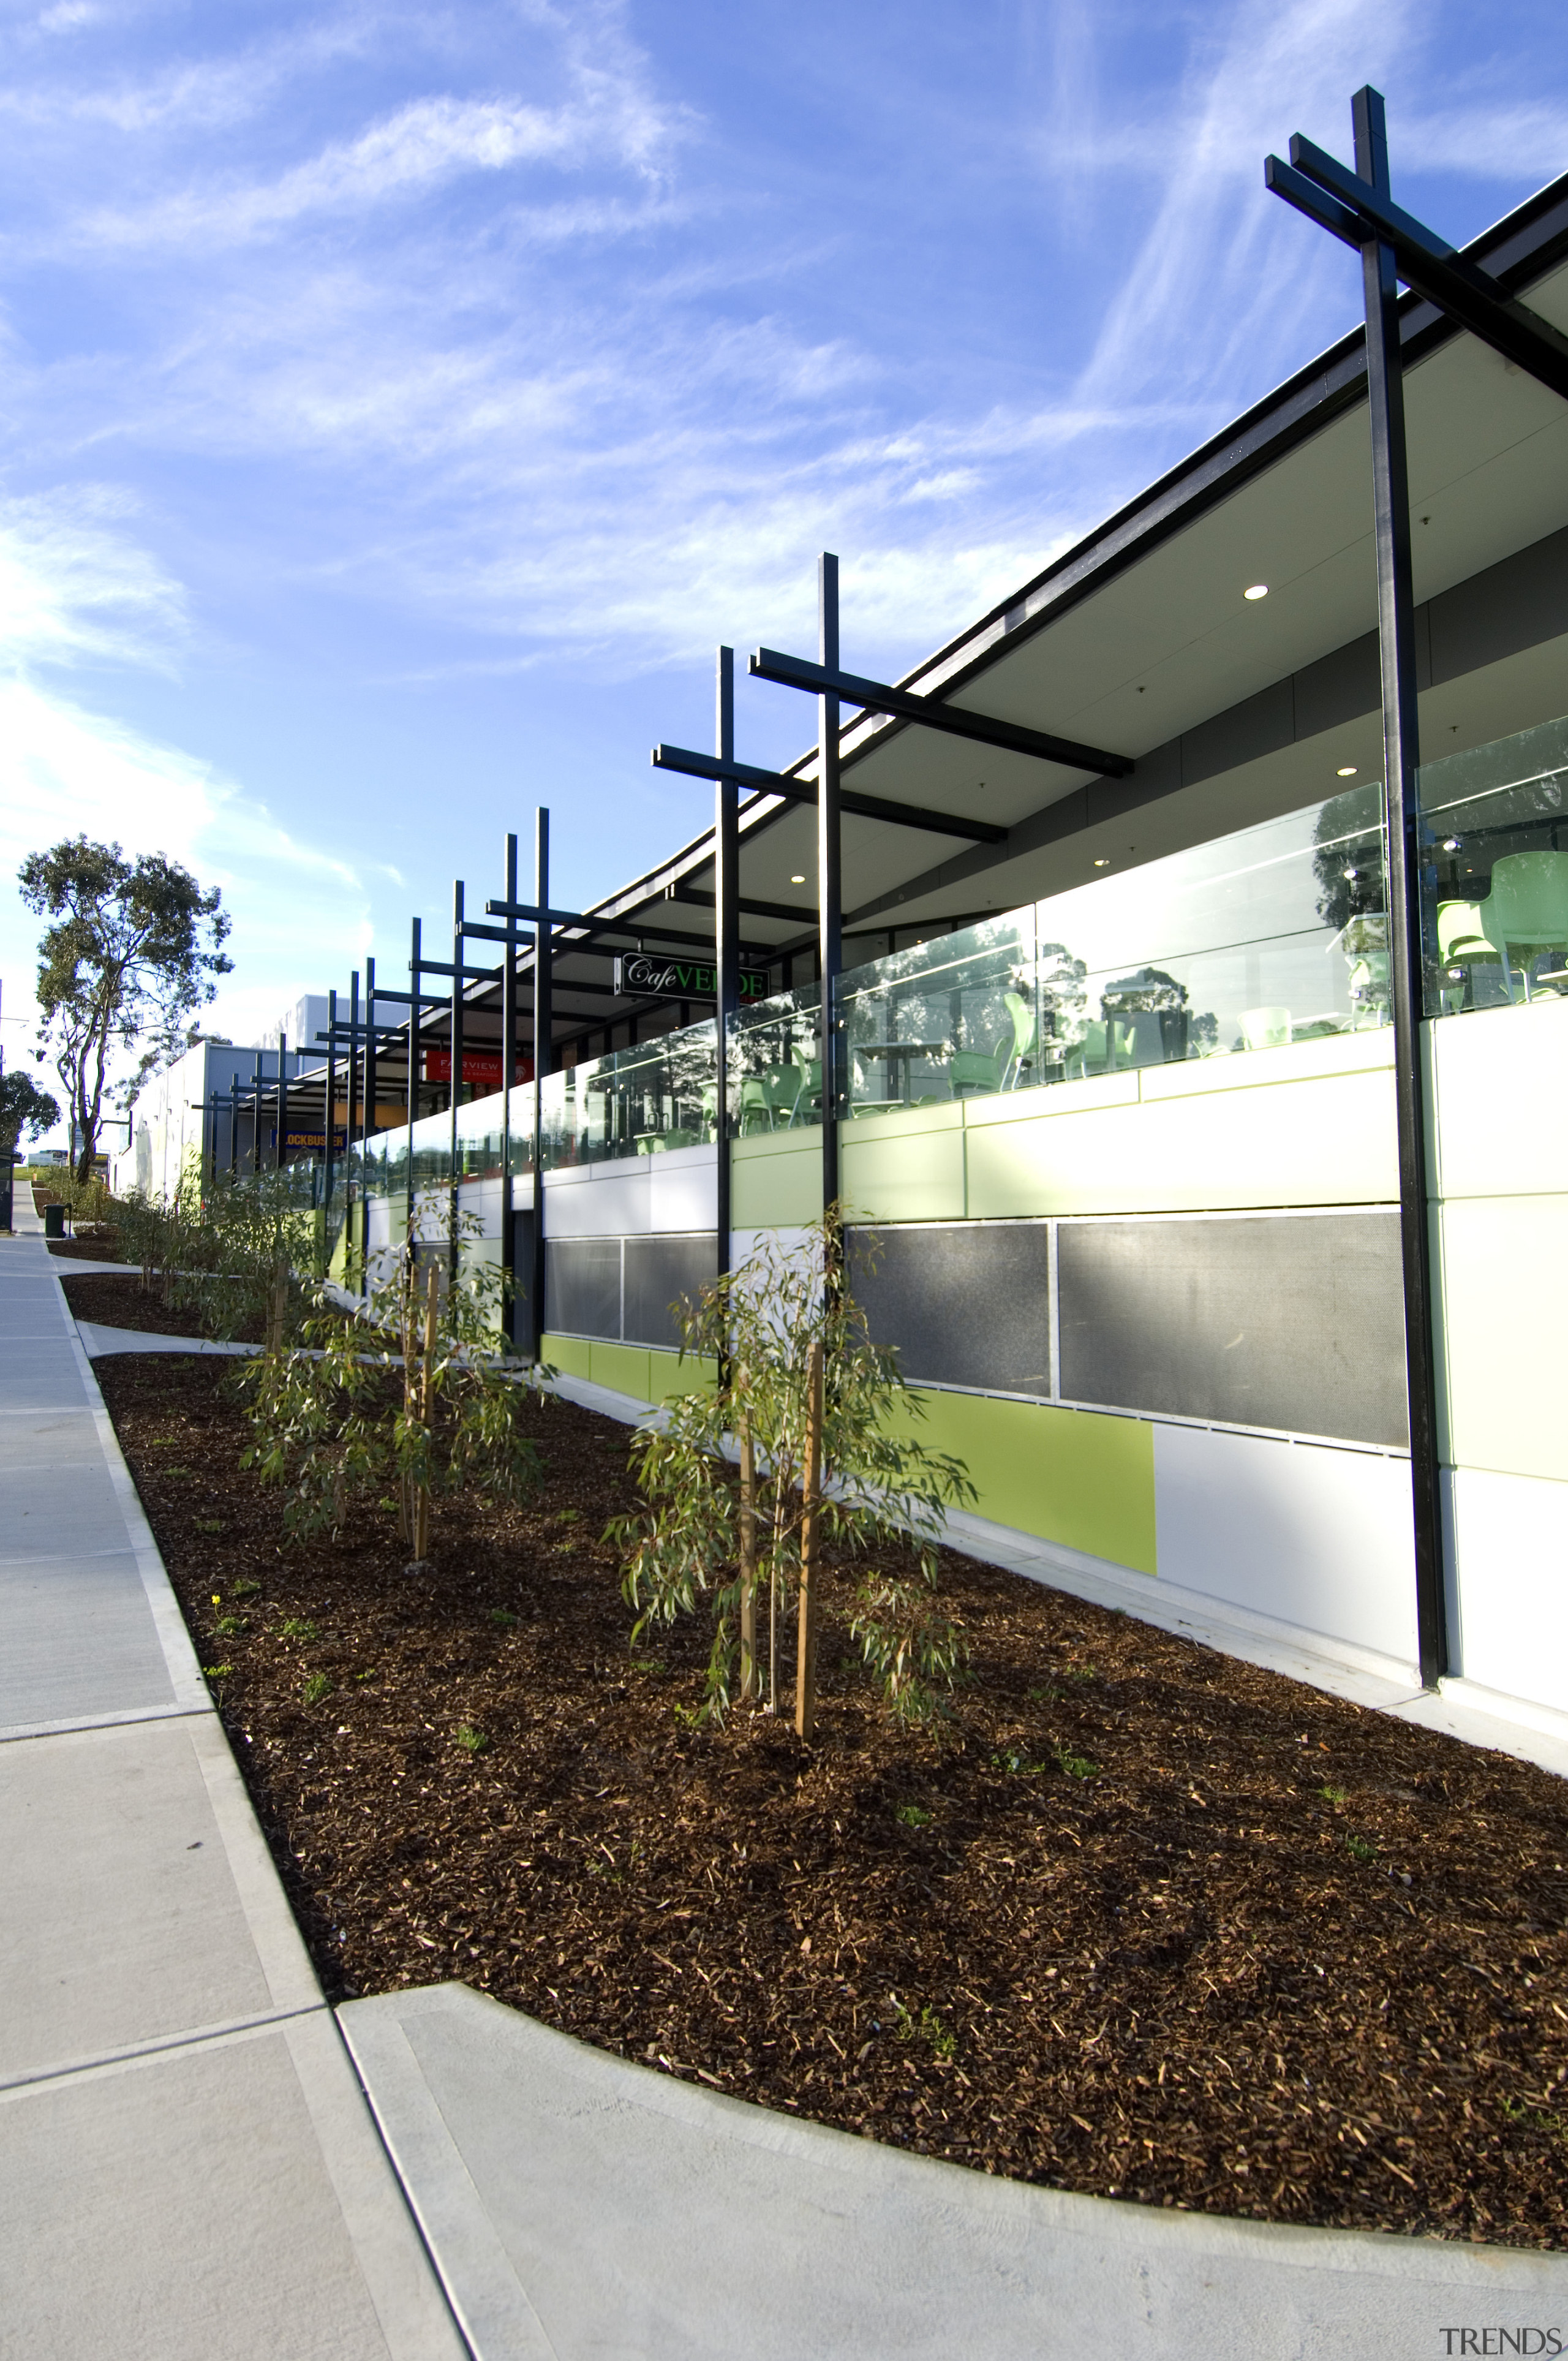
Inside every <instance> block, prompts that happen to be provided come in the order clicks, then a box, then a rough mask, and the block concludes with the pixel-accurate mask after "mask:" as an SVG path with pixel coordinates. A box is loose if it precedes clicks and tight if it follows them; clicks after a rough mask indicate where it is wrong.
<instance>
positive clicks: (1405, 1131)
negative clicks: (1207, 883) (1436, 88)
mask: <svg viewBox="0 0 1568 2361" xmlns="http://www.w3.org/2000/svg"><path fill="white" fill-rule="evenodd" d="M1351 104H1352V113H1353V115H1354V124H1355V168H1356V170H1357V172H1358V173H1359V174H1360V176H1361V178H1362V179H1363V180H1364V181H1366V182H1368V183H1369V184H1370V186H1371V188H1372V189H1373V190H1374V191H1375V192H1376V193H1377V194H1378V195H1379V196H1382V197H1386V196H1387V192H1388V139H1387V126H1386V124H1385V120H1384V110H1383V101H1382V98H1381V97H1380V96H1379V94H1378V93H1377V92H1376V91H1375V90H1372V89H1364V90H1360V91H1357V93H1356V94H1355V97H1354V100H1353V101H1352V102H1351ZM1362 278H1363V292H1364V295H1365V305H1366V389H1367V397H1368V401H1369V404H1370V409H1371V421H1372V488H1373V523H1374V538H1375V542H1376V560H1377V640H1378V648H1379V652H1380V655H1381V662H1382V675H1383V760H1384V780H1385V786H1384V795H1385V798H1386V803H1387V841H1388V939H1389V950H1390V951H1391V953H1392V957H1391V958H1390V961H1389V971H1390V983H1391V998H1392V1002H1393V1018H1394V1104H1395V1126H1396V1132H1397V1140H1398V1166H1399V1246H1400V1259H1401V1263H1402V1267H1403V1277H1404V1289H1405V1382H1406V1392H1407V1396H1408V1400H1409V1426H1410V1496H1411V1514H1412V1520H1413V1525H1414V1540H1415V1561H1416V1631H1417V1644H1418V1648H1419V1651H1420V1675H1421V1681H1422V1684H1423V1686H1425V1687H1427V1688H1433V1687H1435V1686H1436V1685H1437V1682H1438V1680H1439V1678H1440V1677H1441V1675H1442V1674H1443V1673H1445V1672H1446V1671H1447V1669H1448V1642H1447V1632H1446V1621H1447V1616H1446V1588H1445V1584H1444V1579H1443V1566H1442V1494H1441V1476H1440V1464H1439V1458H1438V1433H1437V1383H1436V1375H1435V1370H1434V1366H1433V1354H1432V1320H1431V1258H1430V1246H1429V1240H1428V1210H1427V1172H1426V1108H1425V1104H1424V1099H1425V1090H1424V1082H1423V1076H1422V1071H1421V1031H1420V1028H1421V1016H1422V1014H1423V1009H1422V1001H1423V996H1424V995H1423V980H1424V970H1425V962H1424V960H1423V957H1422V951H1421V912H1420V851H1419V833H1418V832H1419V827H1420V810H1419V805H1418V798H1417V780H1416V766H1417V763H1419V761H1420V744H1419V737H1418V719H1417V699H1416V634H1415V596H1414V592H1413V589H1412V587H1411V568H1410V501H1409V479H1408V473H1407V467H1406V456H1405V401H1404V383H1403V370H1402V360H1401V355H1400V350H1399V313H1398V297H1399V288H1398V265H1397V261H1396V257H1395V254H1394V250H1393V248H1392V247H1391V246H1389V245H1387V244H1385V243H1382V242H1378V243H1376V244H1370V245H1367V246H1365V247H1363V249H1362Z"/></svg>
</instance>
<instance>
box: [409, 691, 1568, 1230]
mask: <svg viewBox="0 0 1568 2361" xmlns="http://www.w3.org/2000/svg"><path fill="white" fill-rule="evenodd" d="M1558 727H1559V728H1560V729H1563V725H1558ZM1537 734H1539V733H1537ZM1564 751H1565V759H1568V747H1565V750H1564ZM1465 759H1470V760H1472V761H1474V760H1475V758H1465ZM1438 767H1439V768H1442V766H1438ZM1540 767H1541V766H1540V765H1539V764H1538V766H1537V768H1538V770H1540ZM1502 768H1503V770H1504V771H1507V772H1508V777H1507V778H1506V779H1504V778H1502V777H1501V775H1500V774H1499V776H1497V778H1494V777H1493V776H1492V774H1487V775H1486V778H1485V779H1484V780H1483V779H1478V778H1473V777H1471V776H1470V775H1469V774H1466V776H1465V777H1464V779H1462V780H1461V781H1460V790H1462V793H1461V797H1460V799H1461V800H1463V799H1464V796H1466V795H1467V796H1469V798H1470V800H1471V801H1472V802H1474V801H1475V796H1477V795H1481V796H1493V797H1494V798H1502V800H1503V801H1505V802H1506V799H1507V797H1508V796H1510V795H1511V796H1514V797H1515V798H1516V803H1517V800H1518V798H1519V796H1521V795H1524V796H1527V798H1528V796H1532V795H1533V796H1535V798H1536V800H1535V802H1533V803H1530V805H1529V808H1528V812H1525V813H1524V818H1527V819H1528V822H1529V826H1530V828H1532V829H1536V830H1537V832H1538V833H1539V831H1540V829H1541V828H1542V827H1543V826H1545V827H1548V828H1550V811H1548V810H1547V804H1548V803H1549V802H1550V795H1551V794H1554V793H1556V791H1557V788H1556V785H1554V784H1550V783H1549V784H1548V785H1543V784H1542V778H1541V777H1537V776H1535V774H1531V778H1530V780H1528V781H1526V780H1524V779H1523V777H1522V774H1521V773H1520V771H1519V763H1518V762H1517V761H1516V762H1514V763H1513V764H1512V766H1511V767H1510V764H1509V763H1507V762H1505V763H1503V765H1502ZM1425 775H1428V776H1430V775H1431V774H1425ZM1542 777H1544V774H1542ZM1543 797H1545V798H1546V801H1545V802H1543V801H1542V798H1543ZM1498 808H1499V810H1501V803H1499V805H1498ZM1555 809H1556V806H1555V805H1552V806H1551V811H1555ZM1520 811H1523V807H1520ZM1543 814H1544V815H1545V818H1543ZM1519 824H1520V812H1519V811H1516V810H1515V807H1513V806H1509V807H1508V813H1507V814H1506V815H1505V817H1504V818H1503V819H1502V820H1500V821H1499V822H1498V825H1502V826H1507V827H1515V826H1516V825H1519ZM1536 842H1537V838H1536V836H1534V835H1532V836H1530V840H1529V843H1530V849H1534V848H1535V846H1536ZM1546 843H1547V838H1546V837H1541V844H1542V845H1545V844H1546ZM1551 847H1552V849H1553V850H1554V849H1555V839H1554V838H1552V840H1551ZM1563 857H1564V858H1565V859H1568V855H1565V856H1563ZM1433 927H1434V941H1435V928H1436V920H1435V917H1434V920H1433ZM1387 928H1388V921H1387V879H1386V864H1385V861H1384V851H1383V822H1382V789H1381V786H1380V785H1376V784H1372V785H1357V786H1355V787H1353V788H1350V789H1347V790H1346V792H1345V793H1343V794H1342V795H1337V796H1332V797H1330V798H1329V800H1328V801H1327V802H1325V803H1320V804H1312V805H1309V806H1307V807H1305V808H1303V809H1301V810H1299V811H1295V812H1290V813H1288V814H1286V815H1285V816H1284V817H1283V818H1277V819H1272V820H1266V821H1264V822H1262V823H1261V824H1260V825H1258V826H1257V827H1255V828H1250V829H1241V830H1239V831H1238V832H1237V833H1236V834H1234V835H1232V836H1227V837H1223V838H1219V839H1217V840H1214V841H1212V842H1211V843H1208V844H1203V845H1198V846H1194V847H1193V848H1191V849H1190V851H1184V852H1179V853H1172V854H1170V855H1168V856H1167V857H1165V858H1163V859H1161V860H1157V861H1151V862H1145V863H1144V864H1143V865H1142V866H1141V867H1139V868H1135V869H1130V870H1128V871H1126V872H1125V873H1123V874H1116V873H1108V874H1106V875H1104V876H1102V877H1098V878H1096V879H1095V880H1094V881H1093V882H1092V883H1091V884H1085V885H1080V886H1076V887H1073V888H1072V889H1071V890H1069V892H1067V893H1063V894H1057V895H1051V896H1050V897H1049V898H1048V899H1047V900H1045V901H1042V902H1038V903H1035V904H1033V905H1030V906H1025V908H1023V909H1019V910H1011V911H1008V912H1005V913H1003V914H1001V915H999V916H997V917H994V918H986V919H983V920H981V921H980V922H979V923H977V924H975V925H973V926H970V927H966V928H962V929H961V930H960V931H959V932H957V933H953V934H945V935H933V936H932V937H931V938H930V939H929V940H928V941H926V942H924V943H916V944H915V945H913V946H911V947H910V948H908V949H906V950H900V951H896V952H894V953H893V954H891V955H890V956H888V957H886V958H883V959H880V960H875V961H872V962H871V963H870V964H869V965H867V966H864V967H860V968H855V969H852V970H850V971H849V972H847V973H846V974H845V975H844V976H843V977H842V978H841V979H840V983H839V1000H838V1005H839V1025H840V1037H839V1038H840V1041H841V1044H842V1060H843V1062H842V1077H843V1086H844V1089H845V1094H846V1105H847V1108H848V1112H849V1113H850V1115H851V1116H852V1117H854V1118H856V1119H860V1120H864V1119H868V1118H872V1117H874V1116H876V1115H879V1114H882V1113H884V1112H886V1111H888V1110H891V1109H894V1108H898V1107H906V1106H911V1105H923V1104H942V1103H945V1102H950V1101H953V1100H964V1099H971V1098H980V1097H987V1096H991V1095H993V1094H995V1093H1001V1092H1009V1091H1018V1090H1032V1089H1038V1088H1041V1087H1043V1086H1045V1085H1048V1084H1051V1083H1055V1082H1075V1081H1082V1080H1087V1079H1092V1078H1093V1077H1095V1076H1099V1075H1105V1074H1114V1073H1118V1072H1122V1071H1131V1070H1133V1069H1135V1068H1138V1067H1142V1066H1148V1065H1164V1064H1173V1063H1181V1062H1184V1061H1186V1060H1190V1059H1196V1058H1216V1057H1236V1056H1243V1055H1245V1054H1246V1053H1247V1052H1248V1051H1250V1050H1254V1049H1277V1048H1280V1047H1283V1046H1285V1045H1287V1044H1288V1043H1290V1042H1294V1041H1305V1040H1311V1039H1315V1038H1321V1037H1323V1036H1326V1035H1330V1034H1336V1033H1351V1032H1357V1031H1361V1030H1364V1029H1366V1028H1371V1027H1380V1026H1383V1025H1386V1024H1387V1022H1388V1009H1389V981H1388V932H1387ZM1562 963H1563V962H1562V961H1561V959H1560V960H1559V965H1561V964H1562ZM1495 973H1496V976H1497V993H1498V994H1500V995H1502V996H1507V989H1508V986H1507V981H1506V979H1505V976H1504V972H1503V969H1502V967H1501V965H1499V964H1496V963H1495ZM1550 980H1551V971H1550V970H1549V968H1548V967H1546V966H1545V965H1544V964H1543V961H1542V960H1541V958H1539V957H1538V958H1537V959H1536V960H1535V962H1534V969H1533V972H1532V976H1531V988H1535V987H1536V986H1537V985H1541V984H1543V983H1546V982H1549V981H1550ZM717 1040H718V1036H717V1031H716V1027H715V1021H714V1019H713V1018H711V1017H709V1018H707V1019H705V1020H704V1021H703V1022H702V1023H700V1024H697V1025H691V1026H686V1027H683V1028H682V1029H681V1030H680V1031H679V1032H674V1033H666V1034H663V1035H661V1036H659V1037H658V1038H656V1039H654V1040H651V1041H642V1042H639V1043H638V1044H637V1046H636V1047H635V1048H633V1049H617V1050H613V1051H610V1052H609V1054H607V1055H606V1056H604V1057H602V1058H592V1059H587V1060H584V1061H583V1062H582V1063H581V1064H579V1065H577V1066H575V1067H568V1068H566V1069H565V1070H564V1071H560V1072H557V1073H554V1074H550V1075H547V1076H546V1077H545V1079H544V1082H543V1091H542V1098H543V1136H542V1147H541V1153H542V1161H543V1165H544V1168H545V1170H561V1169H563V1168H565V1167H568V1166H573V1165H581V1164H595V1163H603V1162H609V1161H611V1160H613V1159H620V1158H625V1157H631V1156H642V1155H657V1154H661V1153H663V1152H666V1151H668V1150H671V1149H674V1148H691V1147H696V1146H700V1145H707V1144H711V1143H712V1142H713V1140H714V1138H715V1136H716V1111H717V1104H718V1072H717ZM729 1043H730V1049H729V1058H730V1088H729V1128H730V1132H731V1134H732V1136H740V1137H744V1136H746V1135H748V1134H753V1133H757V1132H763V1131H768V1132H773V1131H780V1130H787V1129H791V1128H795V1127H798V1126H804V1125H809V1124H816V1123H818V1122H820V1120H821V1115H822V1008H821V993H820V990H819V988H818V987H817V986H816V985H815V984H812V985H806V986H801V987H796V988H795V989H793V990H790V991H787V992H783V993H778V994H774V995H773V997H772V998H771V999H768V1000H764V1001H760V1002H754V1003H751V1004H748V1005H746V1006H745V1007H744V1008H742V1009H741V1010H740V1012H739V1013H738V1015H737V1016H736V1017H735V1018H734V1020H733V1022H732V1027H731V1031H730V1036H729ZM500 1115H501V1100H500V1094H499V1093H492V1094H491V1095H490V1096H489V1097H488V1098H484V1099H477V1100H474V1101H472V1102H471V1103H470V1104H468V1105H466V1106H465V1107H463V1108H462V1109H460V1111H459V1115H458V1173H459V1177H460V1178H462V1179H464V1180H474V1179H479V1178H488V1177H494V1176H496V1175H499V1171H500V1169H501V1153H502V1139H501V1124H500ZM532 1134H533V1090H532V1084H531V1083H521V1084H519V1085H518V1086H517V1087H516V1088H515V1089H514V1090H513V1092H512V1093H511V1146H510V1160H511V1169H512V1171H513V1173H514V1174H525V1173H527V1171H528V1170H529V1169H530V1165H531V1160H532ZM451 1137H452V1121H451V1116H450V1115H429V1116H426V1117H425V1118H424V1119H423V1121H422V1122H421V1123H418V1124H416V1125H415V1126H414V1128H413V1139H412V1155H413V1168H414V1184H415V1187H416V1189H417V1190H418V1191H421V1192H426V1191H434V1190H438V1189H443V1188H445V1187H449V1186H450V1182H451V1175H452V1162H451ZM409 1153H410V1148H409V1134H408V1132H407V1130H406V1129H405V1130H401V1131H395V1132H389V1133H386V1134H383V1135H382V1136H381V1137H380V1138H379V1139H378V1140H377V1141H374V1142H372V1143H371V1144H370V1147H369V1148H368V1149H367V1152H366V1156H365V1161H364V1174H365V1178H364V1186H365V1187H366V1189H367V1192H369V1193H372V1194H377V1195H380V1194H385V1195H387V1196H389V1197H390V1198H392V1199H394V1200H396V1199H397V1198H399V1197H400V1196H401V1195H402V1193H403V1192H404V1191H405V1190H406V1188H407V1185H408V1158H409Z"/></svg>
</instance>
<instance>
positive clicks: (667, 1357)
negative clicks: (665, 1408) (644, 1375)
mask: <svg viewBox="0 0 1568 2361" xmlns="http://www.w3.org/2000/svg"><path fill="white" fill-rule="evenodd" d="M717 1377H718V1367H717V1364H716V1363H714V1362H712V1361H706V1360H699V1359H696V1358H695V1357H692V1356H682V1355H681V1354H679V1353H657V1352H654V1351H653V1350H652V1348H650V1351H649V1354H648V1385H649V1389H650V1390H649V1394H648V1399H649V1400H650V1401H656V1402H658V1401H670V1400H673V1399H674V1396H675V1395H676V1394H696V1393H707V1392H708V1391H710V1390H711V1389H712V1387H713V1384H714V1381H715V1379H716V1378H717Z"/></svg>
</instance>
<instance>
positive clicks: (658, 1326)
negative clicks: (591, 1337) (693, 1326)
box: [626, 1230, 718, 1352]
mask: <svg viewBox="0 0 1568 2361" xmlns="http://www.w3.org/2000/svg"><path fill="white" fill-rule="evenodd" d="M717 1270H718V1235H717V1233H716V1232H715V1231H713V1230H699V1231H697V1232H696V1233H695V1234H694V1235H688V1236H685V1237H682V1236H674V1237H670V1236H664V1237H660V1236H657V1235H655V1236H652V1237H643V1238H628V1239H627V1241H626V1341H627V1343H628V1344H629V1345H659V1346H661V1347H663V1349H665V1350H667V1351H670V1352H674V1351H676V1350H677V1349H678V1347H679V1345H680V1344H681V1328H680V1323H679V1321H678V1320H677V1319H676V1317H675V1314H674V1312H673V1311H672V1309H671V1306H672V1305H673V1304H674V1302H675V1301H677V1299H679V1298H682V1297H685V1299H686V1300H687V1301H690V1302H691V1303H693V1304H695V1303H696V1299H697V1297H698V1295H699V1294H700V1293H701V1291H702V1290H703V1288H704V1287H706V1286H707V1284H708V1283H709V1281H710V1280H711V1279H713V1277H714V1274H715V1272H716V1271H717Z"/></svg>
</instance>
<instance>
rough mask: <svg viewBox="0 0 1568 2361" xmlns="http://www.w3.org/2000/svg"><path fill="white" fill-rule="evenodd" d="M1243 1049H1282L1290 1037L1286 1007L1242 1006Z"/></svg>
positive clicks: (1288, 1012) (1288, 1014) (1288, 1015)
mask: <svg viewBox="0 0 1568 2361" xmlns="http://www.w3.org/2000/svg"><path fill="white" fill-rule="evenodd" d="M1241 1026H1242V1047H1243V1049H1284V1048H1285V1046H1286V1044H1287V1043H1288V1040H1289V1038H1290V1011H1289V1010H1288V1008H1281V1007H1278V1006H1270V1007H1267V1008H1244V1009H1243V1010H1242V1015H1241Z"/></svg>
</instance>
